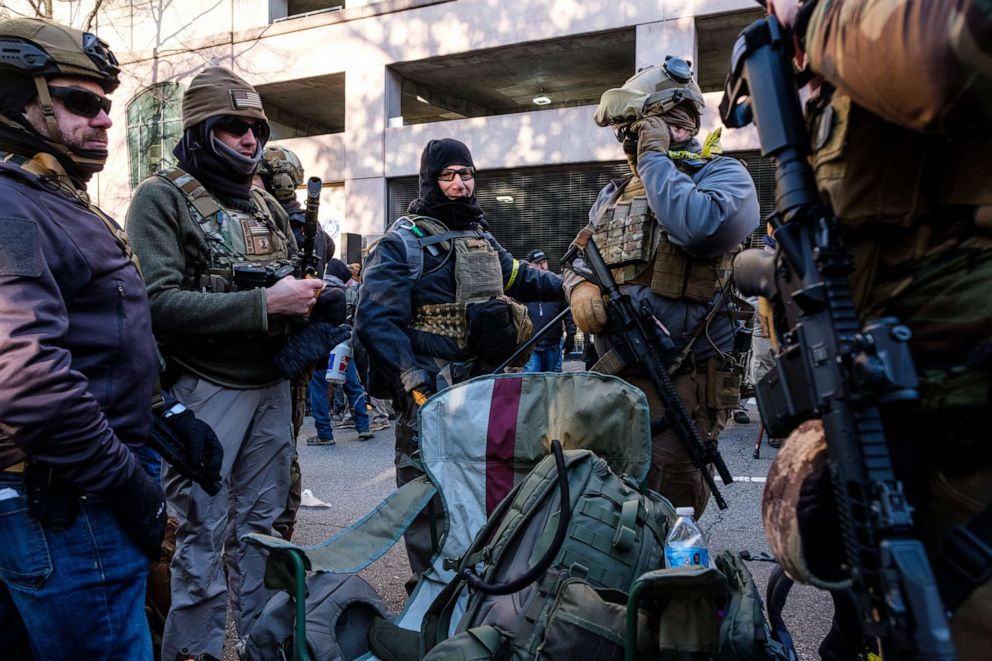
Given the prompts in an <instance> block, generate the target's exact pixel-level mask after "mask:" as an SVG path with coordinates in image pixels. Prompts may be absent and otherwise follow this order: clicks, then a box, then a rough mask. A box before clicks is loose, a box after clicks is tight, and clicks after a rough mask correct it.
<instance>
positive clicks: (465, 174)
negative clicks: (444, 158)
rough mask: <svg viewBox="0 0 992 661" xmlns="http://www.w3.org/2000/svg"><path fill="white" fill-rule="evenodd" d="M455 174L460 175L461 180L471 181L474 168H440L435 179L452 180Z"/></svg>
mask: <svg viewBox="0 0 992 661" xmlns="http://www.w3.org/2000/svg"><path fill="white" fill-rule="evenodd" d="M456 174H457V175H458V176H459V177H461V179H462V181H471V180H472V178H473V177H474V176H475V170H473V169H472V168H465V169H464V170H442V171H441V174H439V175H438V176H437V180H438V181H454V180H455V175H456Z"/></svg>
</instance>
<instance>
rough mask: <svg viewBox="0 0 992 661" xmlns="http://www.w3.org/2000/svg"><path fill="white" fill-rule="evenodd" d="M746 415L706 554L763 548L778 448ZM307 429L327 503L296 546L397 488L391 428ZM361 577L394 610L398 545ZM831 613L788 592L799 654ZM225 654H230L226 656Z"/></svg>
mask: <svg viewBox="0 0 992 661" xmlns="http://www.w3.org/2000/svg"><path fill="white" fill-rule="evenodd" d="M749 413H750V417H751V422H750V423H749V424H736V423H734V422H730V423H729V424H728V426H727V428H726V429H725V430H724V432H723V434H722V435H721V437H720V449H721V452H722V454H723V456H724V459H725V461H726V463H727V466H728V468H729V469H730V472H731V474H732V475H733V476H734V478H735V481H734V483H733V484H730V485H727V486H720V488H721V491H722V493H723V495H724V498H726V500H727V503H728V506H729V507H728V509H726V510H724V511H720V510H718V509H717V507H716V504H715V503H713V502H712V501H711V502H710V505H709V507H708V508H707V510H706V512H705V513H704V514H703V517H702V519H701V520H700V525H701V527H702V528H703V530H704V532H705V533H706V534H707V535H708V537H709V543H710V551H711V554H716V553H718V552H720V551H722V550H723V549H733V550H736V551H741V550H747V551H749V552H750V553H751V554H752V555H758V554H759V553H761V552H762V551H768V546H767V544H766V542H765V538H764V533H763V531H762V527H761V494H762V490H763V488H764V478H765V476H766V474H767V473H768V468H769V466H770V465H771V462H772V460H773V459H774V457H775V454H776V451H775V450H774V449H772V448H770V447H769V446H768V445H767V444H764V445H763V446H762V449H761V457H760V458H759V459H754V458H752V452H753V450H754V444H755V441H756V440H757V436H758V429H759V423H758V415H757V410H756V408H755V406H754V404H753V403H752V404H751V405H750V407H749ZM313 433H314V430H313V420H312V419H311V418H307V419H306V423H305V425H304V427H303V429H302V431H301V433H300V444H299V454H300V464H301V466H302V470H303V488H304V489H309V490H310V491H311V492H312V494H313V495H314V496H315V497H316V498H317V499H319V500H321V501H323V502H325V503H326V504H327V507H303V508H301V510H300V513H299V517H298V523H297V527H296V533H295V535H294V541H296V542H298V543H302V544H311V543H315V542H319V541H321V540H324V539H327V538H328V537H330V536H331V535H333V534H335V533H337V532H339V531H341V530H342V529H344V528H346V527H347V526H349V525H350V524H352V523H354V522H355V521H357V520H358V519H360V518H361V517H362V516H363V515H365V514H366V513H368V512H369V511H370V510H372V509H373V508H374V507H375V506H376V505H377V504H378V503H379V502H380V501H381V500H382V499H383V498H385V497H386V496H387V495H388V494H389V493H390V492H391V491H392V490H393V489H394V488H395V482H394V479H395V478H394V472H393V431H392V428H389V429H385V430H383V431H380V432H377V433H376V434H375V437H374V438H372V439H369V440H366V441H359V440H358V435H357V433H356V432H355V430H354V429H335V430H334V436H335V440H336V441H337V443H336V445H334V446H330V447H309V446H307V445H306V444H305V442H304V440H303V439H305V438H306V437H307V436H309V435H311V434H313ZM717 484H718V485H719V484H720V481H719V479H718V480H717ZM749 567H750V569H751V572H752V573H753V574H754V576H755V579H756V580H757V582H758V585H759V589H760V591H761V593H762V595H764V590H765V585H766V583H767V579H768V576H769V574H770V571H771V569H772V565H771V564H770V563H768V562H760V561H755V562H750V563H749ZM362 576H364V577H365V578H366V580H368V581H369V583H370V584H371V585H372V586H373V587H374V588H375V589H376V590H377V591H378V592H379V594H380V595H382V597H383V598H384V599H385V601H386V603H387V605H388V606H389V607H390V608H392V609H394V610H398V609H400V608H401V607H402V605H403V603H404V601H405V598H406V592H405V590H404V589H403V583H404V581H405V580H406V579H407V577H408V576H409V566H408V564H407V561H406V556H405V553H404V550H403V544H402V542H401V543H399V544H397V545H396V546H395V547H394V548H393V549H392V550H391V551H390V552H389V553H388V554H386V555H385V556H384V557H382V558H380V559H379V560H377V561H376V562H374V563H373V564H372V565H371V566H370V567H369V568H368V569H366V570H365V571H363V572H362ZM832 614H833V609H832V605H831V603H830V600H829V598H828V597H827V596H826V595H825V593H821V592H819V591H817V590H814V589H812V588H807V587H801V586H797V587H795V588H794V589H793V591H792V593H791V594H790V597H789V601H788V605H787V608H786V616H785V619H786V623H787V624H788V626H789V628H790V631H791V632H792V634H793V636H794V638H795V641H796V648H797V652H798V653H799V658H801V659H817V658H818V655H817V654H816V648H817V645H818V644H819V641H820V639H821V638H822V637H823V635H824V634H825V633H826V631H827V630H828V629H829V626H830V618H831V617H832ZM225 658H226V659H232V660H233V659H235V658H236V657H235V656H233V655H230V654H225Z"/></svg>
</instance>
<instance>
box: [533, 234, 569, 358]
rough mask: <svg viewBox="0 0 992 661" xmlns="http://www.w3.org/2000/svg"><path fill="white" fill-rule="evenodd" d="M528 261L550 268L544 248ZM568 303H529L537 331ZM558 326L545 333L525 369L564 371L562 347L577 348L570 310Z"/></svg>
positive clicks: (544, 268) (537, 267)
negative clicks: (563, 335) (563, 336)
mask: <svg viewBox="0 0 992 661" xmlns="http://www.w3.org/2000/svg"><path fill="white" fill-rule="evenodd" d="M527 262H528V263H529V264H530V265H531V266H532V267H534V268H536V269H539V270H541V271H547V270H548V256H547V255H546V254H544V251H543V250H541V249H540V248H535V249H534V250H531V251H530V253H529V254H528V255H527ZM567 306H568V304H567V303H566V302H565V301H532V302H530V303H528V304H527V316H529V317H530V320H531V322H532V323H533V324H534V333H535V334H537V333H538V332H540V330H541V329H542V328H544V327H545V326H547V325H548V324H549V323H551V320H552V319H554V318H555V317H557V316H558V315H559V314H560V313H561V311H562V310H564V309H565V308H566V307H567ZM557 325H558V328H557V329H552V330H549V331H548V332H547V333H545V334H544V337H542V338H541V339H540V340H538V342H537V344H535V345H534V350H533V351H532V352H531V354H530V358H528V359H527V364H526V365H524V371H525V372H560V371H561V361H562V350H564V352H565V353H566V354H569V353H572V351H573V350H574V349H575V322H573V321H572V315H571V314H566V315H565V317H564V318H563V319H561V320H560V321H559V322H558V324H557ZM562 330H564V332H565V341H564V343H562V337H561V336H562Z"/></svg>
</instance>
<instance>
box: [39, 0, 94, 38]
mask: <svg viewBox="0 0 992 661" xmlns="http://www.w3.org/2000/svg"><path fill="white" fill-rule="evenodd" d="M49 1H51V0H49ZM103 3H104V0H95V2H94V3H93V9H91V10H90V13H88V14H87V15H86V20H85V21H83V27H82V30H83V32H90V31H92V30H93V24H94V23H95V22H96V15H97V13H98V12H99V11H100V9H101V8H102V7H103Z"/></svg>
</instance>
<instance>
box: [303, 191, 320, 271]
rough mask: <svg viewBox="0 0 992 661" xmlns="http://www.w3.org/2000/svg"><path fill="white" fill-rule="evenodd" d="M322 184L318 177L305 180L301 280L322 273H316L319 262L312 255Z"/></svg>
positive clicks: (318, 227) (318, 226) (317, 228)
mask: <svg viewBox="0 0 992 661" xmlns="http://www.w3.org/2000/svg"><path fill="white" fill-rule="evenodd" d="M321 186H323V182H322V181H321V180H320V177H310V178H309V179H308V180H307V210H306V216H305V217H304V220H303V254H302V255H301V256H300V269H299V270H300V273H299V277H301V278H320V277H323V274H322V273H317V266H318V264H319V262H320V260H319V259H318V258H317V256H316V255H314V254H313V253H314V243H315V242H316V239H317V232H318V230H319V229H320V223H319V221H318V220H317V214H318V213H319V212H320V189H321Z"/></svg>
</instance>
